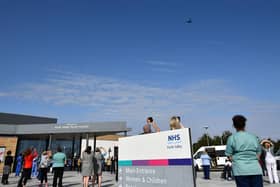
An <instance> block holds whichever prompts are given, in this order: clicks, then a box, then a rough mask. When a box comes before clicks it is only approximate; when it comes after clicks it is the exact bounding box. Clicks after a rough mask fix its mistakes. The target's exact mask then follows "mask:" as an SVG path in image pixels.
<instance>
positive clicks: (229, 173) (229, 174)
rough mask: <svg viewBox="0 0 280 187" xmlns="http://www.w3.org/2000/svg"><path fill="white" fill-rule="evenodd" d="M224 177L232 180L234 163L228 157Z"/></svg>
mask: <svg viewBox="0 0 280 187" xmlns="http://www.w3.org/2000/svg"><path fill="white" fill-rule="evenodd" d="M223 178H224V179H225V180H232V163H231V160H230V159H229V158H227V159H226V162H225V166H224V171H223Z"/></svg>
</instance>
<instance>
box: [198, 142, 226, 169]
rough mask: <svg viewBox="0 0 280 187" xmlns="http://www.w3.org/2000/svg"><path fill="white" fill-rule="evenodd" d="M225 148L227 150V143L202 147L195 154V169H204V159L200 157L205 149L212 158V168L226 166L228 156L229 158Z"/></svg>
mask: <svg viewBox="0 0 280 187" xmlns="http://www.w3.org/2000/svg"><path fill="white" fill-rule="evenodd" d="M225 150H226V146H225V145H217V146H202V147H200V148H199V149H198V150H197V151H196V152H195V154H194V155H193V158H194V167H195V169H196V170H201V169H202V161H201V159H200V156H201V154H202V153H203V152H204V151H206V152H207V153H208V155H209V156H210V157H211V158H212V161H211V168H216V167H218V166H224V165H225V163H226V158H227V157H226V155H225Z"/></svg>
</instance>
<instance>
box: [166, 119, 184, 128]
mask: <svg viewBox="0 0 280 187" xmlns="http://www.w3.org/2000/svg"><path fill="white" fill-rule="evenodd" d="M169 127H170V130H176V129H183V128H184V126H183V124H182V123H181V118H180V116H173V117H172V118H171V119H170V122H169Z"/></svg>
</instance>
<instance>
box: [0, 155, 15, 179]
mask: <svg viewBox="0 0 280 187" xmlns="http://www.w3.org/2000/svg"><path fill="white" fill-rule="evenodd" d="M11 154H12V152H11V151H8V152H7V156H6V158H5V162H4V168H3V176H2V184H8V183H9V181H8V179H9V175H10V173H11V168H12V164H13V161H14V159H13V157H12V156H11Z"/></svg>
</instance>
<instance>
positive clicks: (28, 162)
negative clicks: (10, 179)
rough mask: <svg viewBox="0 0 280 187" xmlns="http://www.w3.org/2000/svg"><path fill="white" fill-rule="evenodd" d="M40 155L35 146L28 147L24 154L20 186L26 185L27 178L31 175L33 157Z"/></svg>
mask: <svg viewBox="0 0 280 187" xmlns="http://www.w3.org/2000/svg"><path fill="white" fill-rule="evenodd" d="M37 156H38V153H37V151H36V149H35V148H28V149H26V150H25V152H24V154H23V160H24V164H23V171H22V174H21V177H20V180H19V182H18V187H22V186H23V187H25V186H26V183H27V180H28V179H30V177H31V170H32V163H33V159H34V158H36V157H37Z"/></svg>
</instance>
